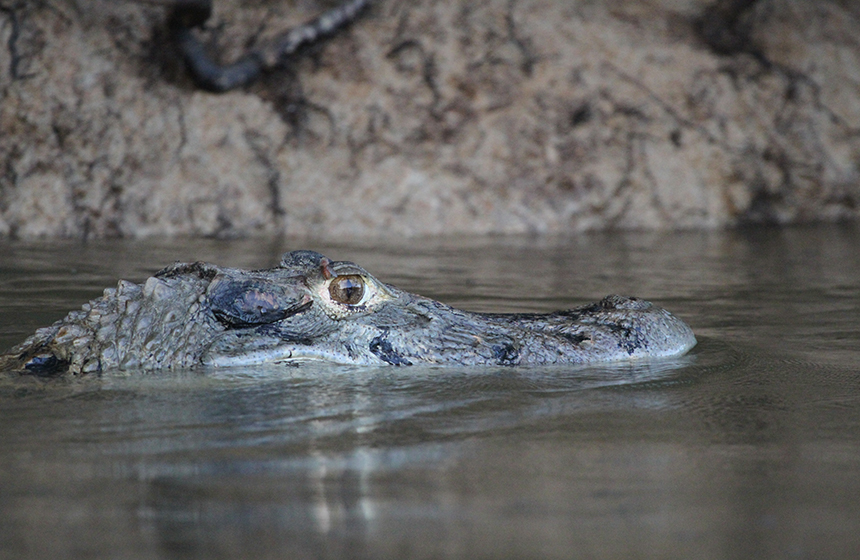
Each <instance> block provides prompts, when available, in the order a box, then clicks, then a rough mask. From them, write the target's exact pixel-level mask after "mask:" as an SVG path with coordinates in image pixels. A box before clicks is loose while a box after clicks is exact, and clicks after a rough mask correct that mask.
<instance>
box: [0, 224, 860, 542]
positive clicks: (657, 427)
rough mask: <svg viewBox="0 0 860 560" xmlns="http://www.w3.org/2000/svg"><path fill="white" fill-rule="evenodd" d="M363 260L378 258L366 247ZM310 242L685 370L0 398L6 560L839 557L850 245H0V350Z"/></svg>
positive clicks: (750, 241) (851, 460)
mask: <svg viewBox="0 0 860 560" xmlns="http://www.w3.org/2000/svg"><path fill="white" fill-rule="evenodd" d="M371 245H375V246H374V247H371ZM297 248H312V249H316V250H320V251H322V252H324V253H326V254H328V255H329V256H331V257H333V258H336V259H350V260H355V261H356V262H358V263H359V264H361V265H363V266H364V267H365V268H368V269H369V270H370V271H371V272H372V273H374V274H375V275H376V276H377V277H379V278H381V279H383V280H384V281H388V282H391V283H394V284H397V285H399V286H400V287H403V288H406V289H410V290H412V291H416V292H419V293H422V294H425V295H428V296H433V297H436V298H438V299H442V300H444V301H446V302H448V303H452V304H455V305H458V306H462V307H467V308H470V309H476V310H484V311H515V310H521V311H546V310H551V309H556V308H561V307H569V306H573V305H578V304H581V303H586V302H588V301H591V300H595V299H597V298H599V297H601V296H603V295H605V294H607V293H613V292H616V293H624V294H634V295H638V296H642V297H645V298H648V299H651V300H653V301H655V302H657V303H659V304H660V305H662V306H664V307H667V308H668V309H670V310H672V311H673V312H675V313H676V314H678V315H679V316H681V317H683V318H684V319H686V320H687V321H688V322H689V323H690V324H691V325H692V326H693V328H694V330H695V331H696V333H697V335H698V336H699V339H700V344H699V346H698V347H697V348H696V349H695V350H694V351H693V352H692V354H691V355H690V356H688V357H685V358H681V359H677V360H671V361H667V362H661V363H653V364H650V365H648V364H641V365H637V366H619V365H615V366H597V367H577V368H573V367H569V368H553V369H531V370H530V369H510V368H495V369H479V370H470V369H433V368H423V369H419V368H349V367H328V368H326V367H320V366H314V367H302V368H278V367H268V368H258V369H242V370H226V371H218V372H206V371H192V372H170V373H160V374H148V375H142V374H139V375H135V374H122V375H120V374H113V375H105V376H102V377H93V378H85V379H80V380H55V381H50V382H44V381H37V380H33V379H15V380H4V381H3V382H2V383H0V557H3V558H73V557H80V558H206V559H211V558H231V559H233V558H255V559H257V558H260V559H262V558H343V557H348V558H441V557H456V558H526V557H528V558H539V557H544V558H697V559H707V558H738V559H741V558H743V559H748V558H856V557H858V555H860V228H858V227H851V226H845V227H815V228H802V229H790V230H777V229H756V230H748V231H740V232H732V233H691V234H680V235H650V234H649V235H643V234H629V235H619V234H615V235H596V236H582V237H576V238H573V239H549V240H547V239H539V240H535V239H526V238H515V239H509V238H496V239H468V240H433V241H422V242H410V243H405V242H404V243H403V244H400V245H397V244H386V245H382V246H380V245H379V244H370V243H368V244H366V245H364V246H361V245H358V244H356V245H355V246H352V247H350V246H348V245H343V246H332V245H331V244H329V245H321V244H318V243H313V242H307V241H304V242H303V241H294V240H278V241H265V242H261V241H259V240H257V241H238V242H216V241H188V242H175V241H172V242H158V241H146V242H106V243H90V244H86V245H81V244H76V243H46V244H23V243H13V242H8V241H6V242H0V346H2V347H4V348H5V347H8V346H11V345H13V344H14V343H16V342H19V341H20V340H21V339H23V338H24V337H25V336H26V335H28V334H29V333H30V332H31V331H32V330H34V329H35V328H36V327H38V326H43V325H46V324H48V323H50V322H52V321H53V320H55V319H57V318H59V317H61V316H62V315H64V314H65V313H66V312H67V311H69V310H71V309H73V308H77V307H79V306H80V304H81V303H83V302H84V301H86V300H88V299H90V298H92V297H95V296H97V295H99V294H100V293H101V290H102V289H103V288H104V287H107V286H111V285H114V284H115V282H116V279H117V278H119V277H123V278H127V279H133V280H138V281H139V280H142V279H143V278H145V277H146V276H147V275H148V274H151V273H152V272H153V271H155V270H156V269H158V268H160V267H161V266H163V265H165V264H168V263H170V262H172V261H174V260H209V261H213V262H217V263H219V264H222V265H229V266H243V267H266V266H269V265H271V264H272V263H274V262H276V260H277V258H278V256H279V255H280V253H281V252H283V251H287V250H291V249H297Z"/></svg>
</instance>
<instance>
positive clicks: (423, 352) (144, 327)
mask: <svg viewBox="0 0 860 560" xmlns="http://www.w3.org/2000/svg"><path fill="white" fill-rule="evenodd" d="M695 344H696V339H695V337H694V336H693V332H692V331H691V330H690V328H689V327H688V326H687V325H686V324H684V323H683V322H682V321H681V320H679V319H677V318H675V317H674V316H672V315H671V314H670V313H669V312H667V311H665V310H663V309H660V308H657V307H654V306H653V305H651V304H650V303H648V302H646V301H643V300H640V299H636V298H625V297H620V296H607V297H606V298H604V299H603V300H601V301H600V302H597V303H594V304H591V305H587V306H584V307H579V308H576V309H571V310H568V311H557V312H554V313H548V314H486V313H470V312H466V311H461V310H458V309H454V308H452V307H449V306H447V305H445V304H442V303H439V302H437V301H433V300H431V299H428V298H425V297H421V296H418V295H415V294H410V293H408V292H404V291H402V290H399V289H397V288H395V287H393V286H389V285H387V284H383V283H381V282H379V281H378V280H376V279H375V278H374V277H373V276H371V275H370V274H368V273H367V271H365V270H364V269H362V268H361V267H359V266H357V265H355V264H353V263H350V262H331V261H329V260H328V259H327V258H325V257H324V256H322V255H320V254H319V253H314V252H312V251H294V252H292V253H287V254H286V255H284V257H283V259H282V261H281V263H280V265H279V266H276V267H274V268H271V269H268V270H258V271H247V270H241V269H231V268H221V267H218V266H215V265H211V264H206V263H193V264H182V263H177V264H175V265H173V266H170V267H168V268H166V269H164V270H162V271H161V272H159V273H157V274H156V275H155V276H153V277H152V278H149V279H148V280H147V281H146V282H145V283H143V284H133V283H131V282H126V281H120V282H119V285H118V286H117V288H116V289H108V290H105V295H104V297H102V298H100V299H97V300H93V301H91V302H90V303H88V304H86V305H84V307H83V309H82V310H81V311H73V312H72V313H69V315H68V316H66V318H65V319H62V320H61V321H58V322H56V323H54V324H53V325H52V326H50V327H47V328H43V329H39V330H38V331H36V333H35V334H34V335H33V336H31V337H30V338H28V339H27V340H25V341H24V342H23V343H21V344H19V345H18V346H16V347H14V348H12V349H11V350H10V351H9V352H8V353H7V354H6V355H4V356H0V370H3V369H5V370H13V371H20V372H22V373H33V374H38V375H60V374H64V373H69V374H74V375H81V374H87V373H95V372H101V371H105V370H111V369H143V370H153V369H161V368H184V367H193V366H200V365H204V366H210V367H218V366H242V365H254V364H261V363H271V362H301V361H308V360H317V361H326V362H332V363H340V364H360V365H385V364H391V365H412V364H420V363H425V364H439V365H480V364H496V365H521V364H522V365H538V364H562V363H588V362H608V361H618V360H637V359H642V358H659V357H668V356H678V355H681V354H684V353H685V352H687V351H688V350H689V349H690V348H692V347H693V346H694V345H695Z"/></svg>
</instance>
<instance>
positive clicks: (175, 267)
mask: <svg viewBox="0 0 860 560" xmlns="http://www.w3.org/2000/svg"><path fill="white" fill-rule="evenodd" d="M217 274H218V269H217V268H216V267H214V266H212V265H211V264H207V263H204V262H199V261H198V262H194V263H175V264H172V265H170V266H168V267H166V268H163V269H161V270H159V271H158V272H156V273H155V277H156V278H176V277H177V276H189V275H190V276H196V277H198V278H200V279H201V280H210V281H211V280H212V279H213V278H215V276H216V275H217Z"/></svg>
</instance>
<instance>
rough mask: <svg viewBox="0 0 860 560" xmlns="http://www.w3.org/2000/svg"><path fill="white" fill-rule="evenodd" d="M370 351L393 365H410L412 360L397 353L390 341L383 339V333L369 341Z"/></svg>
mask: <svg viewBox="0 0 860 560" xmlns="http://www.w3.org/2000/svg"><path fill="white" fill-rule="evenodd" d="M370 351H371V352H373V354H374V355H375V356H376V357H377V358H379V359H380V360H382V361H383V362H385V363H388V364H391V365H393V366H411V365H412V362H410V361H409V360H408V359H406V358H404V357H403V356H401V355H400V354H398V353H397V351H396V350H395V349H394V347H393V346H391V343H390V342H388V341H387V340H386V339H385V334H381V335H379V336H377V337H376V338H374V339H373V340H371V341H370Z"/></svg>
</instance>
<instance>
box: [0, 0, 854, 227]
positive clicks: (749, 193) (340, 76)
mask: <svg viewBox="0 0 860 560" xmlns="http://www.w3.org/2000/svg"><path fill="white" fill-rule="evenodd" d="M751 4H752V6H751V7H750V8H748V9H747V10H745V11H744V12H743V13H742V14H741V16H740V19H739V21H740V23H739V24H737V22H735V23H736V24H737V25H738V26H739V27H738V28H739V29H741V31H742V33H743V34H744V35H743V39H744V40H743V41H741V42H740V43H737V44H735V43H732V44H731V45H730V47H727V48H723V49H719V48H716V47H715V45H714V44H709V43H708V42H706V40H704V39H703V33H702V31H701V30H702V26H703V25H706V24H707V22H703V21H702V18H703V14H710V15H707V16H706V17H711V16H712V15H713V12H708V10H707V8H708V6H709V4H707V3H704V2H696V1H693V0H690V1H687V2H684V1H678V0H675V1H671V0H662V1H660V0H654V1H652V2H647V3H646V2H638V1H636V2H634V1H630V2H612V3H595V2H560V1H557V0H514V1H511V0H485V1H474V0H462V1H460V0H455V1H447V0H445V1H443V0H415V1H408V2H407V1H394V0H379V1H377V2H376V3H375V4H374V5H373V6H372V7H371V9H370V10H369V11H368V12H366V13H365V15H364V17H363V18H362V19H361V20H360V21H359V22H357V24H356V25H354V26H352V27H350V28H349V29H347V30H346V31H345V32H343V33H342V34H340V35H338V36H337V37H335V38H334V39H332V40H331V41H329V42H327V43H325V44H324V45H321V46H319V47H317V48H313V49H311V51H310V52H309V53H305V55H304V56H303V57H301V58H299V59H297V60H296V61H295V62H294V63H292V64H291V65H290V66H288V67H286V68H284V69H283V70H282V71H278V72H274V73H271V74H269V75H268V76H267V77H266V78H265V79H264V80H263V81H261V82H260V83H258V84H255V85H254V86H251V87H249V88H246V89H245V90H242V91H234V92H230V93H226V94H221V95H218V94H210V93H206V92H201V91H198V90H196V89H195V87H194V85H193V83H192V82H191V80H190V79H189V78H188V77H187V76H186V75H185V72H184V70H183V68H182V65H181V63H180V62H179V60H178V55H177V53H176V51H175V50H174V48H173V47H172V46H171V44H170V43H169V41H168V40H167V36H166V32H165V31H164V20H165V12H164V10H163V8H160V7H157V6H151V5H143V4H137V3H133V2H113V1H107V0H101V1H99V0H87V1H83V0H79V1H73V0H28V1H26V2H16V1H11V0H0V45H2V46H3V48H2V49H0V130H2V134H0V161H2V162H3V167H2V168H0V234H3V235H12V236H20V237H36V236H114V235H124V236H146V235H154V234H157V235H165V234H167V235H171V234H182V235H223V236H229V235H248V234H251V235H253V234H261V233H276V232H286V233H289V234H313V235H318V236H324V237H326V236H327V237H332V236H342V235H355V234H398V235H418V234H427V233H454V232H461V233H518V232H570V231H579V230H585V229H600V228H607V227H623V228H691V227H719V226H724V225H731V224H735V223H738V222H739V221H744V220H753V221H755V220H765V221H776V222H780V223H786V222H796V221H805V220H813V219H839V218H846V217H856V216H857V214H858V203H860V39H858V38H860V8H857V7H855V6H854V5H853V4H852V3H851V2H848V1H843V2H837V1H831V2H820V1H813V0H808V1H801V0H791V1H789V0H759V1H758V2H752V3H751ZM331 6H332V4H331V3H328V2H316V1H310V0H299V1H296V2H282V1H273V0H272V1H269V0H260V1H255V2H240V1H238V0H237V1H230V0H218V1H217V2H216V5H215V10H216V11H215V14H214V16H213V17H212V18H211V19H210V20H209V22H208V25H207V29H206V30H204V31H202V32H201V33H200V36H201V38H203V39H204V40H206V41H210V42H211V44H212V45H213V46H215V47H217V50H218V51H219V52H220V53H221V56H222V57H223V58H224V59H234V58H235V57H237V56H238V55H239V54H240V53H241V51H242V49H243V48H244V47H245V46H246V45H247V44H248V43H249V42H252V41H254V40H255V38H258V37H265V36H267V35H272V34H275V33H278V32H280V31H282V30H284V29H286V28H288V27H290V26H292V25H295V24H297V23H299V22H302V21H304V20H306V19H309V18H310V17H313V16H315V15H317V14H318V13H319V12H320V11H322V10H323V9H325V8H328V7H331Z"/></svg>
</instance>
